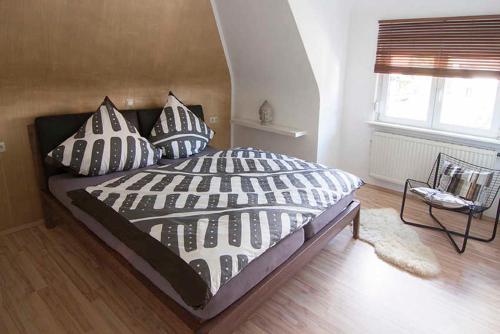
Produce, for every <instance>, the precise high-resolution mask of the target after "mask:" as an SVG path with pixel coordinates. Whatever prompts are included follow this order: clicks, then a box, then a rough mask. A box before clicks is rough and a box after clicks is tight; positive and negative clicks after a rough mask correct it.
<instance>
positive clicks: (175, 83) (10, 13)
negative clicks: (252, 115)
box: [0, 0, 231, 230]
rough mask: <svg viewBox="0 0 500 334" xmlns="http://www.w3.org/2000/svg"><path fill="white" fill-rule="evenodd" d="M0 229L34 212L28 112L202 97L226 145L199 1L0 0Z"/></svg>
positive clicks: (208, 16)
mask: <svg viewBox="0 0 500 334" xmlns="http://www.w3.org/2000/svg"><path fill="white" fill-rule="evenodd" d="M0 50H1V51H0V141H4V142H5V143H6V145H7V151H6V152H5V153H1V154H0V230H4V229H7V228H11V227H15V226H17V225H20V224H23V223H28V222H32V221H35V220H37V219H40V218H41V207H40V201H39V198H38V193H37V187H36V182H35V177H34V169H33V162H32V157H31V152H30V148H29V143H28V135H27V130H26V126H27V125H28V124H29V123H31V122H32V121H33V119H34V117H35V116H38V115H48V114H55V113H68V112H71V113H77V112H84V111H93V110H95V109H96V108H97V106H98V105H99V103H100V102H101V100H102V98H103V97H104V96H105V95H109V96H110V97H111V99H112V100H113V102H115V103H116V104H117V106H118V108H123V109H125V105H126V98H129V97H131V98H134V99H135V105H134V108H141V107H157V106H160V105H162V104H163V103H164V102H165V100H166V95H167V93H168V91H169V90H172V91H174V92H175V94H176V95H177V96H178V97H179V98H181V99H182V100H183V101H185V102H186V103H193V104H194V103H199V104H202V105H203V107H204V110H205V113H206V116H207V117H210V116H218V118H219V122H218V123H216V124H211V125H210V126H211V127H212V128H213V129H214V130H215V131H216V136H215V137H214V145H215V146H217V147H228V146H229V119H230V94H231V85H230V78H229V72H228V68H227V64H226V61H225V57H224V52H223V49H222V45H221V42H220V38H219V34H218V31H217V26H216V24H215V20H214V16H213V12H212V8H211V6H210V2H209V1H208V0H168V1H165V0H143V1H136V0H106V1H102V0H85V1H72V0H45V1H42V0H16V1H0Z"/></svg>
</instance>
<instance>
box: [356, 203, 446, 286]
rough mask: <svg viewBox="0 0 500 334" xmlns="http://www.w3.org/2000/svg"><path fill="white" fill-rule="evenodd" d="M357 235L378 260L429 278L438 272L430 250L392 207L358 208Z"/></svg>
mask: <svg viewBox="0 0 500 334" xmlns="http://www.w3.org/2000/svg"><path fill="white" fill-rule="evenodd" d="M359 238H360V239H361V240H363V241H366V242H367V243H369V244H371V245H373V247H374V248H375V253H376V254H377V255H378V257H380V258H381V259H382V260H384V261H386V262H388V263H390V264H392V265H394V266H397V267H399V268H401V269H403V270H406V271H408V272H410V273H412V274H415V275H418V276H421V277H433V276H436V275H438V274H439V272H440V271H441V267H440V265H439V262H438V260H437V259H436V256H435V255H434V252H433V251H432V250H431V249H430V248H429V247H427V246H425V245H424V244H423V243H422V242H421V241H420V238H419V237H418V234H417V232H415V231H414V230H413V229H412V228H411V227H410V226H408V225H405V224H404V223H403V222H402V221H401V219H400V218H399V214H398V212H397V211H396V210H394V209H392V208H387V209H362V210H361V226H360V231H359Z"/></svg>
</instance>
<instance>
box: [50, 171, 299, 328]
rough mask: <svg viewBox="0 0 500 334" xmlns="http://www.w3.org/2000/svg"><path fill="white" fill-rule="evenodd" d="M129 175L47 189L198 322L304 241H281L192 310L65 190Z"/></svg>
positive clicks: (66, 178)
mask: <svg viewBox="0 0 500 334" xmlns="http://www.w3.org/2000/svg"><path fill="white" fill-rule="evenodd" d="M147 168H150V167H147ZM131 172H134V171H126V172H119V173H113V174H110V175H103V176H97V177H77V176H74V175H72V174H69V173H66V174H59V175H55V176H52V177H50V178H49V190H50V192H51V193H52V194H53V195H54V196H55V197H56V198H57V199H58V200H59V201H60V202H61V203H62V204H63V205H64V206H65V207H66V208H68V209H69V211H70V212H71V213H72V214H73V216H75V217H76V218H77V219H78V220H79V221H81V222H82V223H83V224H84V225H85V226H87V228H89V229H90V230H91V231H92V232H93V233H94V234H96V235H97V236H98V237H99V238H100V239H101V240H103V241H104V242H105V243H106V244H107V245H108V246H109V247H111V248H113V249H114V250H116V251H117V252H118V253H120V255H122V256H123V257H124V258H125V259H126V260H127V261H128V262H129V263H130V264H131V265H132V266H133V267H134V268H135V269H137V270H138V271H139V272H140V273H142V274H143V275H144V276H146V277H147V278H148V279H149V280H150V281H151V282H152V283H153V284H154V285H155V286H156V287H158V288H159V289H160V290H161V291H163V292H164V293H165V294H166V295H168V296H169V297H170V298H172V299H173V300H175V301H176V302H177V303H178V304H179V305H181V306H182V307H183V308H184V309H186V310H187V311H188V312H190V313H191V314H192V315H194V316H195V317H197V318H199V319H202V320H206V319H210V318H213V317H214V316H216V315H217V314H219V313H220V312H222V311H223V310H224V309H226V308H227V307H229V306H230V305H231V304H232V303H234V302H235V301H237V300H238V299H239V298H240V297H242V296H243V295H244V294H245V293H247V292H248V291H249V290H250V289H251V288H252V287H254V286H255V285H257V284H258V283H259V282H260V281H261V280H262V279H264V278H265V277H266V276H267V275H268V274H269V273H271V272H272V271H273V270H274V269H276V268H277V267H279V266H280V265H281V264H282V263H283V262H285V261H286V260H287V259H288V258H289V257H290V256H291V255H292V254H293V253H294V252H295V251H296V250H297V249H299V248H300V246H302V244H303V242H304V231H303V230H302V229H300V230H298V231H296V232H295V233H293V234H292V235H290V236H288V237H287V238H285V239H283V240H282V241H281V242H280V243H278V244H277V245H276V246H275V247H273V248H271V249H269V250H268V251H267V252H266V253H265V254H263V255H262V256H260V257H259V258H257V259H256V260H255V261H253V262H251V263H250V264H249V265H248V266H247V267H246V268H244V269H243V270H242V271H241V272H240V273H239V274H238V275H237V276H236V277H234V278H233V279H231V280H230V281H229V282H228V283H227V284H226V285H225V286H224V287H223V288H222V289H220V290H219V292H218V293H217V294H216V295H215V296H214V297H213V298H212V299H211V300H210V302H209V304H207V306H206V307H205V308H203V309H193V308H192V307H190V306H188V305H186V303H185V302H184V301H183V300H182V298H181V297H180V296H179V295H178V294H177V292H176V291H175V290H174V289H173V288H172V286H171V285H170V283H169V282H168V281H167V280H166V279H165V278H163V277H162V276H161V275H160V274H159V273H158V272H157V271H155V270H154V269H153V268H152V267H151V266H150V265H149V264H148V263H147V262H146V261H145V260H144V259H142V258H141V257H139V256H138V255H137V254H135V253H134V252H133V251H132V250H131V249H129V248H128V247H127V246H126V245H125V244H123V243H122V242H121V241H120V240H118V239H117V238H116V237H114V236H113V235H112V234H111V233H110V232H109V231H107V230H106V229H105V228H104V227H103V226H102V225H101V224H100V223H98V222H97V221H96V220H95V219H94V218H92V217H91V216H90V215H88V214H87V213H85V212H84V211H82V210H81V209H79V208H77V207H76V206H74V205H72V204H71V199H70V198H69V197H68V195H67V192H68V191H71V190H75V189H80V188H84V187H87V186H91V185H95V184H99V183H101V182H104V181H106V180H109V179H112V178H115V177H117V176H120V175H126V174H127V173H131Z"/></svg>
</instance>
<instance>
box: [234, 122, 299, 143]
mask: <svg viewBox="0 0 500 334" xmlns="http://www.w3.org/2000/svg"><path fill="white" fill-rule="evenodd" d="M231 123H233V124H236V125H239V126H244V127H247V128H252V129H257V130H261V131H266V132H272V133H276V134H279V135H283V136H289V137H293V138H298V137H302V136H305V135H306V134H307V132H306V131H303V130H297V129H294V128H289V127H286V126H280V125H275V124H269V125H262V124H260V123H259V122H257V121H251V120H247V119H232V120H231Z"/></svg>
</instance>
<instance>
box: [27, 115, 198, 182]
mask: <svg viewBox="0 0 500 334" xmlns="http://www.w3.org/2000/svg"><path fill="white" fill-rule="evenodd" d="M188 108H189V110H191V111H192V112H193V113H194V114H195V115H196V116H198V117H199V118H201V119H204V117H203V108H202V106H201V105H191V106H188ZM161 111H162V108H155V109H137V110H123V111H121V113H122V115H123V116H124V117H125V118H126V119H127V120H129V121H130V122H131V123H132V124H134V125H135V127H136V128H137V129H138V130H139V133H140V134H141V135H142V136H144V137H146V138H148V137H149V134H150V133H151V129H153V126H154V124H155V122H156V120H157V119H158V117H159V116H160V113H161ZM92 114H93V112H87V113H81V114H62V115H51V116H41V117H37V118H36V119H35V132H36V141H37V146H38V147H37V148H38V152H39V155H40V159H41V161H44V160H45V157H46V156H47V154H48V153H49V152H50V151H52V150H53V149H54V148H56V147H57V146H59V144H61V143H62V142H63V141H65V140H66V139H67V138H69V137H70V136H71V135H73V134H74V133H75V132H76V131H77V130H78V129H79V128H80V127H81V126H82V125H83V124H84V123H85V122H86V121H87V119H89V117H90V116H91V115H92ZM42 166H43V167H42V168H43V171H42V172H43V174H44V175H43V176H44V178H45V183H46V182H47V180H48V178H49V177H50V176H52V175H56V174H61V173H63V172H65V170H64V169H62V168H59V167H55V166H51V165H48V164H46V163H43V164H42Z"/></svg>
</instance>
